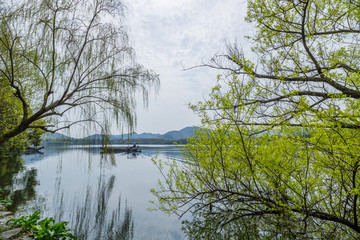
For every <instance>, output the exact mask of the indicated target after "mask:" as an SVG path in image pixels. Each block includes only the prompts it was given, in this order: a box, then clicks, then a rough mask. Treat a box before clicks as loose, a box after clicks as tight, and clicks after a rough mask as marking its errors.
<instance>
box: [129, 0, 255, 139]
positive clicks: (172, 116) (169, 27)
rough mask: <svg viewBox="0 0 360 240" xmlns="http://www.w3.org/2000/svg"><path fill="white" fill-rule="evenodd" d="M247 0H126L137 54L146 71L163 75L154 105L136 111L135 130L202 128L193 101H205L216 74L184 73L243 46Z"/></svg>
mask: <svg viewBox="0 0 360 240" xmlns="http://www.w3.org/2000/svg"><path fill="white" fill-rule="evenodd" d="M245 2H246V1H245V0H126V1H125V4H126V6H127V15H126V22H127V24H128V26H129V27H130V35H131V38H132V42H133V45H134V47H135V51H136V54H137V60H138V62H139V63H141V64H143V65H144V66H145V67H146V68H148V69H151V70H153V71H155V72H156V73H158V74H160V82H161V87H160V91H159V93H158V94H157V95H155V94H151V95H150V99H149V106H148V108H147V109H144V108H143V106H142V104H141V102H139V106H138V109H137V117H138V124H137V129H136V132H138V133H142V132H152V133H165V132H167V131H171V130H179V129H181V128H184V127H187V126H193V125H198V124H199V123H200V119H199V118H198V117H197V116H196V115H195V114H194V113H193V112H192V111H191V110H189V109H188V107H187V104H188V103H189V102H192V103H195V102H197V101H199V100H202V99H203V98H206V97H207V95H208V94H209V92H210V89H211V87H212V86H214V84H215V83H216V75H217V74H218V73H219V72H215V71H213V70H210V69H206V68H200V69H195V70H188V71H183V68H184V67H191V66H195V65H198V64H201V63H202V62H203V61H205V62H206V61H207V60H209V59H210V58H211V57H212V56H213V55H214V54H216V53H223V52H224V51H225V43H226V42H234V41H237V42H239V43H241V44H244V40H243V37H244V36H245V35H248V33H249V29H250V27H249V26H248V25H247V24H246V23H244V20H243V19H244V16H245V13H246V4H245Z"/></svg>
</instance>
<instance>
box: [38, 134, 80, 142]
mask: <svg viewBox="0 0 360 240" xmlns="http://www.w3.org/2000/svg"><path fill="white" fill-rule="evenodd" d="M42 139H43V141H46V140H49V139H69V140H70V139H74V138H72V137H68V136H66V135H64V134H61V133H50V132H47V133H44V134H43V136H42Z"/></svg>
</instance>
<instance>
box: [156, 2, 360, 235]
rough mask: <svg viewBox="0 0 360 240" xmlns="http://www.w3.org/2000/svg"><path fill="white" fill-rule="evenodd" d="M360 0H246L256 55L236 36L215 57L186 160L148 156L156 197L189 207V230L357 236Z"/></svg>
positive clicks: (165, 206)
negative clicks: (211, 83) (158, 175)
mask: <svg viewBox="0 0 360 240" xmlns="http://www.w3.org/2000/svg"><path fill="white" fill-rule="evenodd" d="M359 9H360V2H358V1H348V0H306V1H303V0H301V1H300V0H284V1H277V0H276V1H275V0H249V1H248V14H247V18H246V19H247V21H249V22H250V23H252V24H253V25H254V26H255V29H256V32H255V33H254V35H253V36H252V37H251V39H252V40H253V41H254V43H255V45H254V48H253V49H252V50H253V52H254V53H257V54H258V55H259V56H260V58H259V60H258V62H252V61H250V60H248V59H246V56H244V54H243V53H242V52H241V51H240V50H239V48H238V47H237V46H232V47H229V53H228V54H227V55H225V60H224V59H219V58H214V59H212V62H211V63H210V64H209V65H211V66H212V67H216V68H219V69H222V70H224V71H225V72H226V74H224V75H220V76H219V78H218V84H217V86H215V87H214V88H213V91H212V93H211V94H210V97H209V100H206V101H203V102H199V103H197V104H194V105H193V106H191V107H192V109H194V110H195V111H196V112H197V113H198V114H199V115H200V116H201V117H202V122H203V127H204V130H202V131H199V132H198V133H197V135H196V136H195V137H194V138H193V139H192V140H191V141H190V143H189V144H188V145H187V146H186V147H185V150H184V158H185V160H186V161H187V163H186V164H183V163H175V162H172V163H167V162H164V161H161V160H156V163H157V165H158V166H159V168H160V169H161V171H162V173H163V176H164V180H163V181H162V182H160V183H159V187H158V188H157V189H156V190H153V192H154V194H155V195H156V196H157V197H158V202H157V204H158V205H157V207H158V208H160V209H161V210H164V211H167V212H170V213H175V214H178V215H179V216H183V214H185V213H187V212H191V213H192V214H193V217H192V218H190V219H192V220H188V221H185V222H184V229H185V231H186V233H187V234H188V237H189V238H190V239H201V238H202V239H239V238H241V239H259V238H279V239H283V238H284V239H289V238H290V239H295V238H306V239H318V238H321V239H340V238H341V239H354V238H358V237H359V234H360V226H359V214H360V207H359V204H360V202H359V194H360V187H359V184H360V177H359V174H360V172H359V163H360V155H359V152H360V151H359V150H360V149H359V146H360V145H359V142H360V136H359V127H360V124H359V111H358V110H359V98H360V91H359V88H358V87H359V75H358V74H359V72H360V71H359V67H360V62H359V56H360V52H359V51H360V50H359V48H358V34H359V33H360V30H359V25H358V23H359V20H360V19H359V18H360V15H359ZM222 57H224V56H222ZM220 60H221V61H220Z"/></svg>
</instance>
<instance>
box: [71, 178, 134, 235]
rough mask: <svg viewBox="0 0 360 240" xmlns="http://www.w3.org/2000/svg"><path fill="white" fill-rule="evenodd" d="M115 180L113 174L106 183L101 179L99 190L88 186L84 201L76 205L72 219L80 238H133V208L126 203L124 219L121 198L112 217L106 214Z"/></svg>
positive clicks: (75, 232) (76, 233) (75, 231)
mask: <svg viewBox="0 0 360 240" xmlns="http://www.w3.org/2000/svg"><path fill="white" fill-rule="evenodd" d="M114 181H115V176H111V177H110V178H109V179H108V181H107V182H106V183H105V182H104V181H103V180H100V181H99V188H98V191H94V189H93V188H92V187H91V186H87V189H86V197H85V199H84V202H83V203H80V204H78V205H77V206H76V207H75V209H76V211H75V215H74V216H73V217H72V219H71V222H72V224H71V225H72V226H74V234H75V236H77V237H78V239H109V240H111V239H124V240H128V239H133V236H134V222H133V217H132V209H131V208H129V207H128V206H127V204H125V212H124V214H123V219H122V216H121V215H122V211H121V198H119V201H118V204H117V208H116V210H114V211H113V212H112V215H111V218H110V219H109V218H108V217H107V216H106V215H107V213H108V209H107V206H108V205H109V198H110V196H111V193H112V190H113V187H114ZM94 195H95V196H94ZM94 216H95V218H94Z"/></svg>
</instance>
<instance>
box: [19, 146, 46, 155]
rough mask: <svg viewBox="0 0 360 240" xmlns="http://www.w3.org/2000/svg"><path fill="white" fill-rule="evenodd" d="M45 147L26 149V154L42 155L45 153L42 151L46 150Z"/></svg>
mask: <svg viewBox="0 0 360 240" xmlns="http://www.w3.org/2000/svg"><path fill="white" fill-rule="evenodd" d="M44 148H45V147H44V146H39V147H26V149H25V152H24V154H34V153H40V154H44V153H43V152H41V151H40V150H41V149H44Z"/></svg>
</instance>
